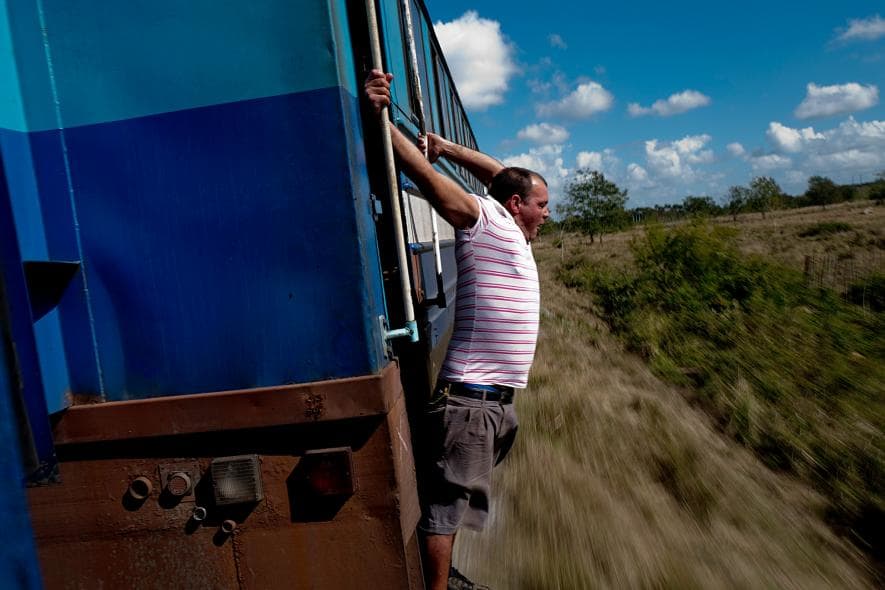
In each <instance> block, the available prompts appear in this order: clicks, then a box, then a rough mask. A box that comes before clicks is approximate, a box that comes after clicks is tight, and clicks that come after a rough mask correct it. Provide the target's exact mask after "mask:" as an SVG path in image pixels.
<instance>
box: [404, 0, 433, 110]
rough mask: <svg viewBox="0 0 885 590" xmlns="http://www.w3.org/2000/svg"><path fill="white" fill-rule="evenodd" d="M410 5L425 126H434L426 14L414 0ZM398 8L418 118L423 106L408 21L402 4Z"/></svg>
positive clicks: (411, 101)
mask: <svg viewBox="0 0 885 590" xmlns="http://www.w3.org/2000/svg"><path fill="white" fill-rule="evenodd" d="M409 5H410V13H411V17H412V35H413V38H414V40H415V57H416V58H417V61H418V76H419V78H420V81H421V90H422V95H423V96H422V98H423V99H424V101H423V102H424V105H423V106H424V109H423V110H424V116H425V119H426V120H425V125H427V126H432V125H433V119H434V110H433V101H432V100H431V99H430V96H431V93H432V83H433V81H432V80H431V79H430V78H429V76H428V71H427V53H426V50H425V47H426V42H425V39H426V38H427V35H426V33H425V31H424V18H423V15H424V12H423V11H422V10H421V9H420V8H419V7H418V5H417V4H416V3H415V2H414V0H411V1H410V2H409ZM398 6H399V13H400V19H399V21H400V29H401V32H402V38H403V61H404V63H405V65H406V74H407V75H408V78H409V83H408V87H409V107H410V108H411V110H412V113H413V114H414V115H415V117H418V116H419V113H420V112H421V111H420V109H421V105H420V104H419V103H418V92H417V89H416V88H415V87H414V79H415V71H414V68H413V67H412V54H411V49H410V47H409V42H408V39H409V37H408V28H407V21H406V17H405V11H404V10H403V5H402V3H399V4H398Z"/></svg>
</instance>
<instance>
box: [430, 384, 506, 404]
mask: <svg viewBox="0 0 885 590" xmlns="http://www.w3.org/2000/svg"><path fill="white" fill-rule="evenodd" d="M436 389H437V392H438V393H439V394H442V395H456V396H459V397H469V398H471V399H478V400H481V401H484V402H498V403H502V404H510V403H513V388H512V387H506V386H504V385H485V384H481V383H459V382H454V383H452V382H449V381H443V380H440V381H439V383H437V385H436Z"/></svg>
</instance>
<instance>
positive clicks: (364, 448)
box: [29, 367, 422, 590]
mask: <svg viewBox="0 0 885 590" xmlns="http://www.w3.org/2000/svg"><path fill="white" fill-rule="evenodd" d="M391 374H392V375H393V376H394V377H398V372H397V371H396V368H395V367H394V368H393V370H392V371H389V372H388V373H386V375H383V376H382V378H381V386H382V387H387V388H389V391H387V392H386V393H384V394H383V395H382V396H381V398H383V399H390V400H392V401H390V402H385V403H388V407H390V412H389V414H388V415H387V416H383V415H382V416H370V417H363V418H353V419H349V420H341V421H320V422H316V423H301V424H295V425H291V426H285V427H273V428H265V429H250V430H243V431H240V432H238V433H212V432H209V433H203V434H190V435H188V436H166V437H163V438H151V439H145V440H134V441H133V440H130V441H126V440H115V441H107V442H99V443H96V442H92V443H89V444H85V445H72V444H70V443H69V444H68V445H63V446H61V447H60V456H61V457H62V459H63V460H62V463H61V466H60V472H61V482H62V483H61V484H58V485H53V486H47V487H41V488H32V489H31V490H29V497H30V502H31V512H32V516H33V524H34V531H35V536H36V538H37V543H38V547H39V552H40V557H41V562H42V564H43V570H44V578H45V580H46V587H47V588H49V589H54V588H97V587H105V588H158V587H169V588H178V587H182V588H184V587H187V588H222V589H226V588H255V589H258V588H262V589H263V588H277V587H279V588H282V587H286V588H315V589H317V590H337V589H339V588H344V589H346V588H393V589H396V588H411V589H416V588H421V587H422V581H421V575H420V561H419V555H418V549H417V542H416V540H415V535H414V525H415V521H416V520H417V496H416V492H415V489H414V470H413V466H412V460H411V455H410V453H411V448H410V446H409V445H408V443H409V440H410V439H409V431H408V421H407V419H406V416H405V404H404V397H403V395H402V388H401V386H400V384H399V380H398V378H397V379H394V380H391V378H390V375H391ZM166 411H168V410H167V409H164V410H163V412H166ZM213 411H214V406H213ZM152 419H156V416H155V417H153V418H152ZM281 428H283V429H282V430H281ZM186 430H187V431H188V432H193V430H192V429H189V428H186ZM120 431H121V430H120V429H118V432H120ZM69 440H70V439H69ZM74 440H79V439H76V437H74ZM221 443H223V444H221ZM311 445H315V447H314V446H311ZM342 445H345V446H350V447H351V448H352V449H353V475H354V478H355V482H356V490H355V493H354V494H353V495H352V496H349V497H343V498H340V501H336V502H333V503H332V504H331V505H324V507H323V508H322V510H316V509H315V507H314V505H313V504H312V502H313V500H311V499H310V498H307V497H304V496H301V495H299V494H301V492H300V491H298V489H297V488H293V486H292V481H293V474H295V473H296V471H297V469H298V465H299V462H300V453H303V452H304V451H306V450H308V449H309V448H322V447H331V446H342ZM215 451H219V454H220V451H224V453H225V454H239V453H257V454H258V455H259V457H260V465H261V475H262V481H263V484H264V499H263V500H262V501H261V502H260V503H259V504H258V505H256V506H254V507H252V508H251V509H250V510H248V511H246V512H243V513H242V514H241V515H240V516H239V517H238V523H239V524H238V527H237V529H236V531H235V532H234V534H233V535H232V536H223V535H221V536H220V535H219V524H220V521H221V519H222V518H226V517H223V516H220V515H215V516H213V517H210V518H209V520H207V521H206V522H204V523H203V524H202V525H200V526H193V525H194V523H193V522H191V521H190V520H189V517H190V514H191V511H192V510H193V507H194V506H195V501H196V500H195V499H194V498H190V499H187V498H185V499H184V500H183V501H181V502H180V503H178V504H175V503H172V504H168V503H167V504H163V503H162V502H161V501H160V498H159V494H160V490H161V488H162V480H161V476H162V474H164V473H168V472H169V471H170V470H171V469H178V468H188V467H189V466H190V468H192V469H195V470H196V471H198V472H199V473H198V474H197V476H200V475H201V474H205V473H206V471H207V470H208V467H209V463H210V462H211V460H212V458H213V457H214V456H218V455H217V454H214V453H215ZM137 477H144V478H146V479H147V480H149V481H150V482H151V484H152V485H153V491H152V493H151V495H150V496H149V497H148V498H147V499H146V500H145V501H144V502H142V503H135V504H133V503H132V502H129V501H127V500H126V499H125V497H126V490H127V488H128V485H129V483H130V482H131V481H133V480H134V479H136V478H137Z"/></svg>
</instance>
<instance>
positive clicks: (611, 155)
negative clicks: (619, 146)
mask: <svg viewBox="0 0 885 590" xmlns="http://www.w3.org/2000/svg"><path fill="white" fill-rule="evenodd" d="M575 163H576V165H577V168H587V169H589V170H597V171H599V172H603V173H605V174H609V175H611V174H612V173H613V171H614V168H615V166H617V164H618V163H619V160H618V158H617V156H615V152H614V150H612V149H610V148H606V149H604V150H602V151H601V152H588V151H582V152H578V155H577V157H576V158H575Z"/></svg>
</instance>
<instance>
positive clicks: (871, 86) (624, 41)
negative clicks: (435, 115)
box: [426, 0, 885, 206]
mask: <svg viewBox="0 0 885 590" xmlns="http://www.w3.org/2000/svg"><path fill="white" fill-rule="evenodd" d="M426 5H427V8H428V10H429V12H430V15H431V18H432V19H433V21H434V25H435V28H436V30H437V35H438V37H439V39H440V43H441V44H442V47H443V51H444V53H446V56H447V59H448V61H449V66H450V68H451V69H452V73H453V76H454V78H455V82H456V84H457V85H458V88H459V92H460V93H461V96H462V99H463V100H464V102H465V105H466V106H467V110H468V114H469V116H470V119H471V123H472V125H473V129H474V132H475V133H476V135H477V141H478V142H479V145H480V147H481V148H482V149H483V150H484V151H487V152H489V153H491V154H492V155H494V156H496V157H498V158H502V159H503V160H504V161H505V163H508V164H513V165H523V166H526V167H529V168H534V169H538V170H539V171H541V172H542V173H543V174H545V176H547V178H548V181H550V183H551V195H552V197H553V200H554V202H555V201H558V200H559V196H560V194H561V190H562V186H563V185H564V183H565V182H567V180H568V177H569V175H570V174H572V173H573V172H574V171H575V169H576V168H578V167H581V166H586V167H589V168H592V169H600V170H601V171H602V172H604V173H605V174H606V176H607V177H609V178H611V179H613V180H614V181H615V182H617V183H618V184H619V185H620V186H622V187H625V188H627V189H628V190H629V196H630V202H629V205H631V206H640V205H653V204H657V203H667V202H678V201H681V200H682V198H683V197H685V196H686V195H689V194H691V195H711V196H713V197H715V198H717V199H719V198H720V197H721V196H722V195H723V194H724V193H725V191H726V190H727V189H728V187H729V186H731V185H735V184H744V185H746V184H747V183H748V182H749V181H750V179H751V178H752V177H753V176H760V175H766V176H772V177H774V178H775V180H777V181H778V182H779V183H780V185H781V186H782V187H783V188H784V189H785V190H786V191H787V192H790V193H794V194H795V193H801V192H803V191H804V189H805V187H806V186H807V179H808V177H809V176H811V175H814V174H822V175H825V176H829V177H831V178H833V179H834V180H836V181H837V182H851V181H858V180H863V181H866V180H870V179H872V178H873V177H874V174H875V173H876V172H878V171H881V170H885V105H883V97H882V96H881V94H882V92H885V17H883V16H882V15H885V5H880V4H879V3H878V2H870V1H863V2H861V1H853V0H847V1H843V2H833V1H818V0H814V1H809V2H802V3H800V2H776V1H771V0H769V1H768V2H760V1H757V0H745V1H744V2H740V3H711V2H703V3H701V2H694V1H692V2H678V1H677V2H671V3H662V2H647V1H644V0H642V1H634V2H629V3H628V2H616V3H592V2H585V1H582V2H578V1H574V0H568V1H566V0H548V1H546V2H543V3H541V4H539V3H531V4H529V3H527V2H521V1H519V0H509V1H507V2H502V1H498V0H490V1H485V2H482V3H477V2H472V3H471V2H462V1H460V0H445V1H443V0H426Z"/></svg>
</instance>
